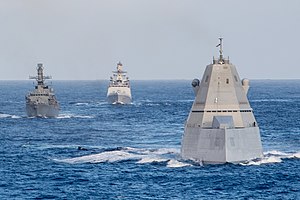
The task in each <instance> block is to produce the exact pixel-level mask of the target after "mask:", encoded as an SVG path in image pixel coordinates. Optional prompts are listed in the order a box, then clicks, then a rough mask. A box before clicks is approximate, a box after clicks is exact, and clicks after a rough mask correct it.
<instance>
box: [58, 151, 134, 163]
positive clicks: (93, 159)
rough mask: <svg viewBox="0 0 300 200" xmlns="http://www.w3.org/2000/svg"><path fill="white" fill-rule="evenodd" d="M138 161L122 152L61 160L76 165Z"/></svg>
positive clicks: (129, 154)
mask: <svg viewBox="0 0 300 200" xmlns="http://www.w3.org/2000/svg"><path fill="white" fill-rule="evenodd" d="M130 159H138V158H137V156H136V155H134V154H131V153H127V152H124V151H107V152H102V153H98V154H92V155H87V156H81V157H75V158H68V159H64V160H61V161H62V162H66V163H70V164H76V163H101V162H117V161H122V160H130Z"/></svg>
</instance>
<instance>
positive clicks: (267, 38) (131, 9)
mask: <svg viewBox="0 0 300 200" xmlns="http://www.w3.org/2000/svg"><path fill="white" fill-rule="evenodd" d="M0 26H1V28H0V80H26V79H27V78H28V76H29V75H35V74H36V65H37V63H43V64H44V67H45V74H46V75H52V76H53V80H98V79H109V77H110V76H111V71H112V70H115V68H116V64H117V62H118V61H121V62H122V63H123V65H124V69H125V70H126V71H128V75H129V77H130V78H131V79H132V80H143V79H161V80H164V79H188V80H192V79H193V78H201V77H202V74H203V72H204V69H205V66H206V65H207V64H210V63H211V61H212V57H213V56H217V55H218V49H217V48H216V45H217V44H218V42H219V41H218V37H219V36H222V37H223V38H224V55H225V56H229V57H230V61H231V62H232V63H233V64H234V65H236V67H237V70H238V72H239V74H240V76H241V78H250V79H299V78H300V64H299V58H300V1H299V0H0Z"/></svg>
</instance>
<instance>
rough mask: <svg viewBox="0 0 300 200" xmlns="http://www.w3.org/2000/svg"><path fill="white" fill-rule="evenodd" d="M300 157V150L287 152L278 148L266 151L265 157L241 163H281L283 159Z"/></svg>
mask: <svg viewBox="0 0 300 200" xmlns="http://www.w3.org/2000/svg"><path fill="white" fill-rule="evenodd" d="M290 158H300V152H297V153H285V152H281V151H277V150H273V151H267V152H264V155H263V158H261V159H256V160H252V161H249V162H246V163H240V164H241V165H261V164H270V163H280V162H282V161H283V159H290Z"/></svg>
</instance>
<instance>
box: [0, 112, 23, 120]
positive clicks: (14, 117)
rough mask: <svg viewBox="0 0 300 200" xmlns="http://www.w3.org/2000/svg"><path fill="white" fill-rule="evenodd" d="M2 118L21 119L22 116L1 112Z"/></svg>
mask: <svg viewBox="0 0 300 200" xmlns="http://www.w3.org/2000/svg"><path fill="white" fill-rule="evenodd" d="M0 118H12V119H19V118H21V117H20V116H17V115H10V114H2V113H1V114H0Z"/></svg>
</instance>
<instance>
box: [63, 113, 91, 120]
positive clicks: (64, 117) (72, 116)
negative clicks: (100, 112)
mask: <svg viewBox="0 0 300 200" xmlns="http://www.w3.org/2000/svg"><path fill="white" fill-rule="evenodd" d="M57 118H58V119H70V118H83V119H91V118H94V116H90V115H74V114H59V115H58V117H57Z"/></svg>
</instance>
